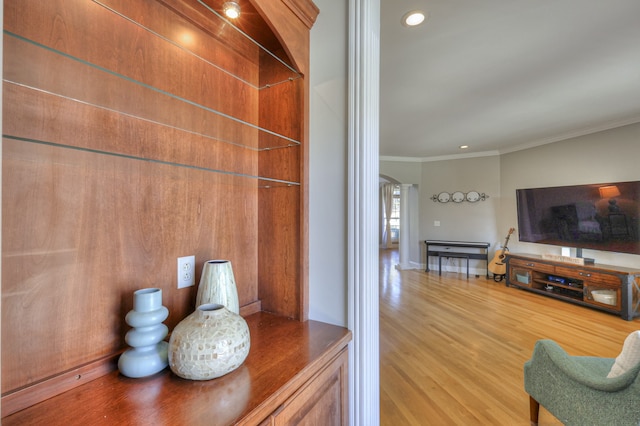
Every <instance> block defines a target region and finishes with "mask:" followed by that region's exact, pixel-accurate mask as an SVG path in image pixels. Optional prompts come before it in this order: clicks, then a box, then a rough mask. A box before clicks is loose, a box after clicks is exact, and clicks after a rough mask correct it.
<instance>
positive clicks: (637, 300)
mask: <svg viewBox="0 0 640 426" xmlns="http://www.w3.org/2000/svg"><path fill="white" fill-rule="evenodd" d="M505 263H506V265H507V277H506V278H507V280H506V286H507V287H516V288H520V289H523V290H527V291H531V292H533V293H537V294H540V295H544V296H547V297H552V298H554V299H560V300H563V301H565V302H569V303H574V304H577V305H582V306H587V307H589V308H593V309H599V310H601V311H605V312H609V313H612V314H616V315H620V316H621V317H622V318H623V319H625V320H627V321H631V320H633V319H634V318H636V317H639V316H640V269H633V268H625V267H622V266H613V265H601V264H597V265H595V264H594V265H574V264H570V263H563V262H559V261H555V260H547V259H542V257H541V256H538V255H533V254H515V253H507V256H506V259H505Z"/></svg>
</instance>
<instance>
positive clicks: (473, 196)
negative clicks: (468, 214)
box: [467, 191, 480, 203]
mask: <svg viewBox="0 0 640 426" xmlns="http://www.w3.org/2000/svg"><path fill="white" fill-rule="evenodd" d="M479 199H480V194H478V192H477V191H469V192H467V201H469V202H470V203H475V202H476V201H478V200H479Z"/></svg>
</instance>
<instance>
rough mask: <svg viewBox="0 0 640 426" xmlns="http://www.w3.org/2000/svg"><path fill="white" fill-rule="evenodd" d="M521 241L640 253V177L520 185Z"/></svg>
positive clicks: (519, 219)
mask: <svg viewBox="0 0 640 426" xmlns="http://www.w3.org/2000/svg"><path fill="white" fill-rule="evenodd" d="M516 199H517V204H518V235H519V238H520V241H525V242H530V243H540V244H550V245H557V246H563V247H575V248H577V249H579V253H581V251H582V249H590V250H603V251H612V252H618V253H632V254H639V255H640V181H635V182H613V183H601V184H587V185H572V186H555V187H548V188H528V189H517V190H516Z"/></svg>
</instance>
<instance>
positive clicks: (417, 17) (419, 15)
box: [402, 10, 426, 27]
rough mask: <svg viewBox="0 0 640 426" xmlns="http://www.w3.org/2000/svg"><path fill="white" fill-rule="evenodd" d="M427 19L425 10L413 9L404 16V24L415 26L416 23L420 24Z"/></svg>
mask: <svg viewBox="0 0 640 426" xmlns="http://www.w3.org/2000/svg"><path fill="white" fill-rule="evenodd" d="M425 19H426V15H425V14H424V12H422V11H420V10H412V11H411V12H407V13H405V14H404V16H403V17H402V24H403V25H406V26H407V27H415V26H416V25H420V24H422V23H423V22H424V20H425Z"/></svg>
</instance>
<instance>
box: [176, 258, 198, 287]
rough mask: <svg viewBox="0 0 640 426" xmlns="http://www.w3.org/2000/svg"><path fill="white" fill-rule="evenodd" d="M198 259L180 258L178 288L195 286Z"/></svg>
mask: <svg viewBox="0 0 640 426" xmlns="http://www.w3.org/2000/svg"><path fill="white" fill-rule="evenodd" d="M195 274H196V257H195V256H184V257H179V258H178V288H185V287H191V286H192V285H194V284H195V282H196V280H195Z"/></svg>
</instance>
